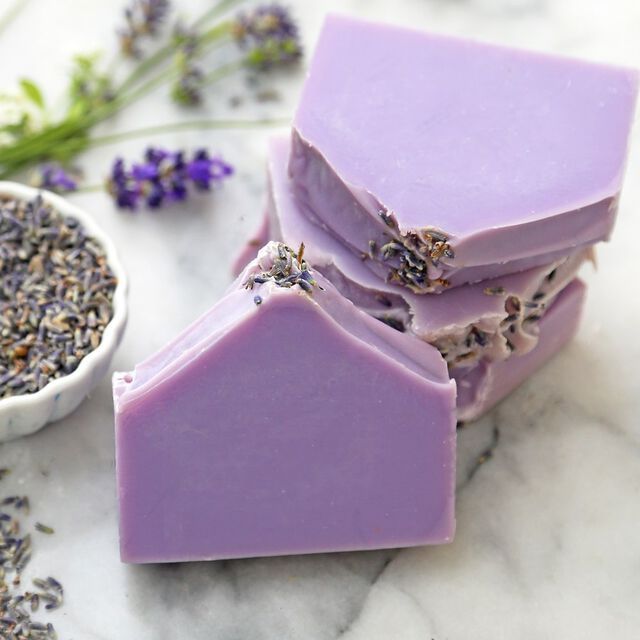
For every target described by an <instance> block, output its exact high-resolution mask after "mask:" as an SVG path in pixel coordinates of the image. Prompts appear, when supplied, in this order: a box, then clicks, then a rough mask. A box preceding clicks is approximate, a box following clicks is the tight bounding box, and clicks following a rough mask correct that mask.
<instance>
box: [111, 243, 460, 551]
mask: <svg viewBox="0 0 640 640" xmlns="http://www.w3.org/2000/svg"><path fill="white" fill-rule="evenodd" d="M296 253H297V251H296ZM296 253H294V252H292V251H291V250H289V249H286V250H285V248H283V245H281V244H277V243H270V244H269V245H267V246H266V247H265V248H264V249H263V250H261V251H260V252H259V254H258V258H257V259H256V260H255V261H254V262H252V263H251V264H250V265H248V266H247V269H245V271H244V272H243V273H242V274H241V275H240V277H239V279H238V280H236V282H235V283H234V285H233V286H232V287H231V288H230V289H229V291H228V292H227V293H226V294H225V295H224V297H223V298H222V299H221V300H220V301H219V302H218V303H217V304H216V305H214V307H212V309H211V310H210V311H209V312H207V313H206V314H205V315H204V316H202V317H201V318H200V319H199V320H198V321H196V322H195V323H194V324H193V325H192V326H191V327H189V328H188V329H187V330H186V331H185V332H183V333H182V334H181V335H180V336H178V337H177V338H176V340H174V341H173V342H172V343H170V344H169V345H167V347H166V348H164V349H162V350H161V351H160V352H159V353H158V354H156V355H155V356H153V357H151V358H149V359H148V360H147V361H145V362H144V363H142V364H141V365H139V366H138V367H136V369H135V370H134V371H133V372H130V373H128V374H116V375H115V376H114V402H115V409H116V462H117V464H116V468H117V476H118V494H119V501H120V534H121V555H122V559H123V560H124V561H126V562H171V561H187V560H205V559H215V558H232V557H247V556H263V555H280V554H289V553H313V552H324V551H341V550H353V549H371V548H382V547H395V546H411V545H416V544H427V543H440V542H448V541H450V540H451V538H452V536H453V531H454V514H453V503H454V476H455V383H454V382H452V381H450V380H449V378H448V375H447V368H446V365H445V363H444V361H443V360H442V358H441V357H440V355H439V353H438V352H437V350H435V349H434V348H433V347H431V346H430V345H427V344H425V343H422V342H421V341H419V340H417V339H415V338H412V337H409V336H406V335H402V334H400V333H398V332H396V331H393V330H392V329H390V328H389V327H387V326H385V325H383V324H382V323H380V322H378V321H376V320H374V319H373V318H370V317H369V316H367V315H366V314H364V313H362V312H360V311H359V310H357V309H356V308H355V307H354V305H353V304H351V303H350V302H349V301H348V300H346V299H345V298H343V297H342V296H341V295H340V294H339V293H338V292H337V291H336V289H335V288H334V287H333V286H332V285H331V283H329V282H328V281H326V280H325V279H324V278H322V276H321V275H320V274H312V272H310V271H309V270H308V269H307V268H306V267H305V268H299V267H300V265H301V263H300V261H298V260H297V258H296ZM291 264H293V265H294V266H293V268H291V269H289V267H287V266H286V265H291ZM282 265H285V266H282Z"/></svg>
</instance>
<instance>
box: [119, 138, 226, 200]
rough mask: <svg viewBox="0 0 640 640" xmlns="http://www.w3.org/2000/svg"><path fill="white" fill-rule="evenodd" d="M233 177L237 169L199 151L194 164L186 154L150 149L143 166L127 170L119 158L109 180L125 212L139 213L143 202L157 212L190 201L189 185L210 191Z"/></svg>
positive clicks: (204, 151)
mask: <svg viewBox="0 0 640 640" xmlns="http://www.w3.org/2000/svg"><path fill="white" fill-rule="evenodd" d="M232 174H233V167H232V166H231V165H230V164H228V163H226V162H225V161H224V160H223V159H222V158H219V157H211V156H210V155H209V152H208V151H207V150H206V149H198V150H197V151H196V152H195V153H194V154H193V157H192V159H191V160H189V161H186V160H185V154H184V152H182V151H176V152H169V151H167V150H165V149H158V148H155V147H150V148H149V149H147V151H146V153H145V161H144V162H143V163H134V164H133V165H132V166H131V169H127V167H126V165H125V163H124V160H123V159H122V158H117V159H116V161H115V162H114V164H113V168H112V170H111V175H110V177H109V178H108V180H107V191H108V192H109V193H110V194H111V196H112V197H113V198H114V200H115V202H116V205H117V206H118V207H120V208H121V209H131V210H133V209H136V208H137V207H138V205H139V204H140V202H144V203H145V204H146V206H147V207H149V208H151V209H157V208H159V207H161V206H162V205H164V204H165V203H166V202H177V201H182V200H186V198H187V196H188V195H189V184H191V186H192V187H193V188H194V189H195V190H197V191H209V190H210V189H211V188H212V187H213V186H217V185H218V184H220V183H221V182H222V181H223V180H224V179H225V178H227V177H229V176H230V175H232Z"/></svg>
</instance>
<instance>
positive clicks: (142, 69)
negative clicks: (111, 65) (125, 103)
mask: <svg viewBox="0 0 640 640" xmlns="http://www.w3.org/2000/svg"><path fill="white" fill-rule="evenodd" d="M239 1H243V0H227V1H226V2H222V3H220V5H217V6H215V7H213V9H211V10H210V11H208V12H207V13H206V14H204V16H202V17H201V18H200V19H199V20H198V21H196V23H195V25H194V28H195V27H196V26H200V25H202V24H204V23H205V22H208V21H209V20H210V19H211V18H213V17H215V16H216V15H217V14H218V13H220V12H221V11H222V10H223V9H222V8H221V6H222V5H225V8H226V6H227V5H228V6H231V5H232V4H236V3H238V2H239ZM230 29H231V22H230V21H225V22H222V23H221V24H219V25H216V26H214V27H212V28H211V29H209V30H208V31H206V32H205V33H204V34H203V35H202V36H201V37H200V38H199V39H198V44H204V45H207V44H210V43H212V42H215V41H216V40H218V39H221V38H223V37H224V36H226V35H229V32H230ZM176 48H177V47H176V45H175V44H174V43H173V42H170V43H169V44H166V45H164V46H163V47H161V48H160V49H158V50H157V51H156V52H155V53H153V54H152V55H150V56H149V57H148V58H146V59H145V60H143V61H142V62H141V63H140V64H139V65H138V66H137V67H136V68H135V69H134V70H133V71H132V72H131V73H130V74H129V76H128V77H127V78H126V79H125V80H124V82H123V83H122V84H121V85H120V86H119V87H118V88H117V91H116V92H117V93H121V92H123V91H126V90H127V89H129V88H130V87H132V86H133V85H135V83H136V82H137V81H138V80H140V79H141V78H142V77H144V76H145V75H146V74H147V73H149V71H151V70H152V69H154V68H155V67H156V66H157V65H159V64H160V63H162V62H164V61H165V60H167V59H168V58H170V57H171V55H172V54H173V53H175V51H176Z"/></svg>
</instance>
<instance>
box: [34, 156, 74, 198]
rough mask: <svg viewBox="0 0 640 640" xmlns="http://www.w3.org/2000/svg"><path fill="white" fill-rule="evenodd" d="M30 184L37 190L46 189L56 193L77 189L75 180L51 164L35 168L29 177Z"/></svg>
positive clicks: (56, 165) (54, 164)
mask: <svg viewBox="0 0 640 640" xmlns="http://www.w3.org/2000/svg"><path fill="white" fill-rule="evenodd" d="M31 184H33V186H34V187H37V188H38V189H48V190H49V191H55V192H56V193H69V192H71V191H76V190H77V188H78V183H77V178H75V177H73V176H72V175H71V174H70V173H69V172H67V171H66V170H65V169H63V168H62V167H61V166H60V165H59V164H56V163H53V162H47V163H45V164H41V165H39V166H38V167H36V170H35V171H34V173H33V175H32V177H31Z"/></svg>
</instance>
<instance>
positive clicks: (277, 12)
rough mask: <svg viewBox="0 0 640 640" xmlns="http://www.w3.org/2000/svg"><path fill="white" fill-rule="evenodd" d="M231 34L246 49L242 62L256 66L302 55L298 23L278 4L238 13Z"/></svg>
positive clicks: (288, 61)
mask: <svg viewBox="0 0 640 640" xmlns="http://www.w3.org/2000/svg"><path fill="white" fill-rule="evenodd" d="M232 34H233V37H234V39H235V40H236V42H237V43H238V44H239V46H240V47H241V48H242V49H244V50H245V51H246V55H245V63H246V64H247V65H248V66H249V67H253V68H255V69H258V70H266V69H271V68H273V67H278V66H285V65H289V64H291V63H293V62H297V61H298V60H299V59H300V58H301V57H302V45H301V44H300V36H299V32H298V27H297V25H296V23H295V21H294V20H293V18H292V16H291V13H290V12H289V10H288V9H287V8H286V7H283V6H281V5H279V4H269V5H261V6H259V7H256V8H255V9H253V10H251V11H248V12H243V13H240V14H239V15H238V16H237V17H236V19H235V21H234V23H233V24H232Z"/></svg>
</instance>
